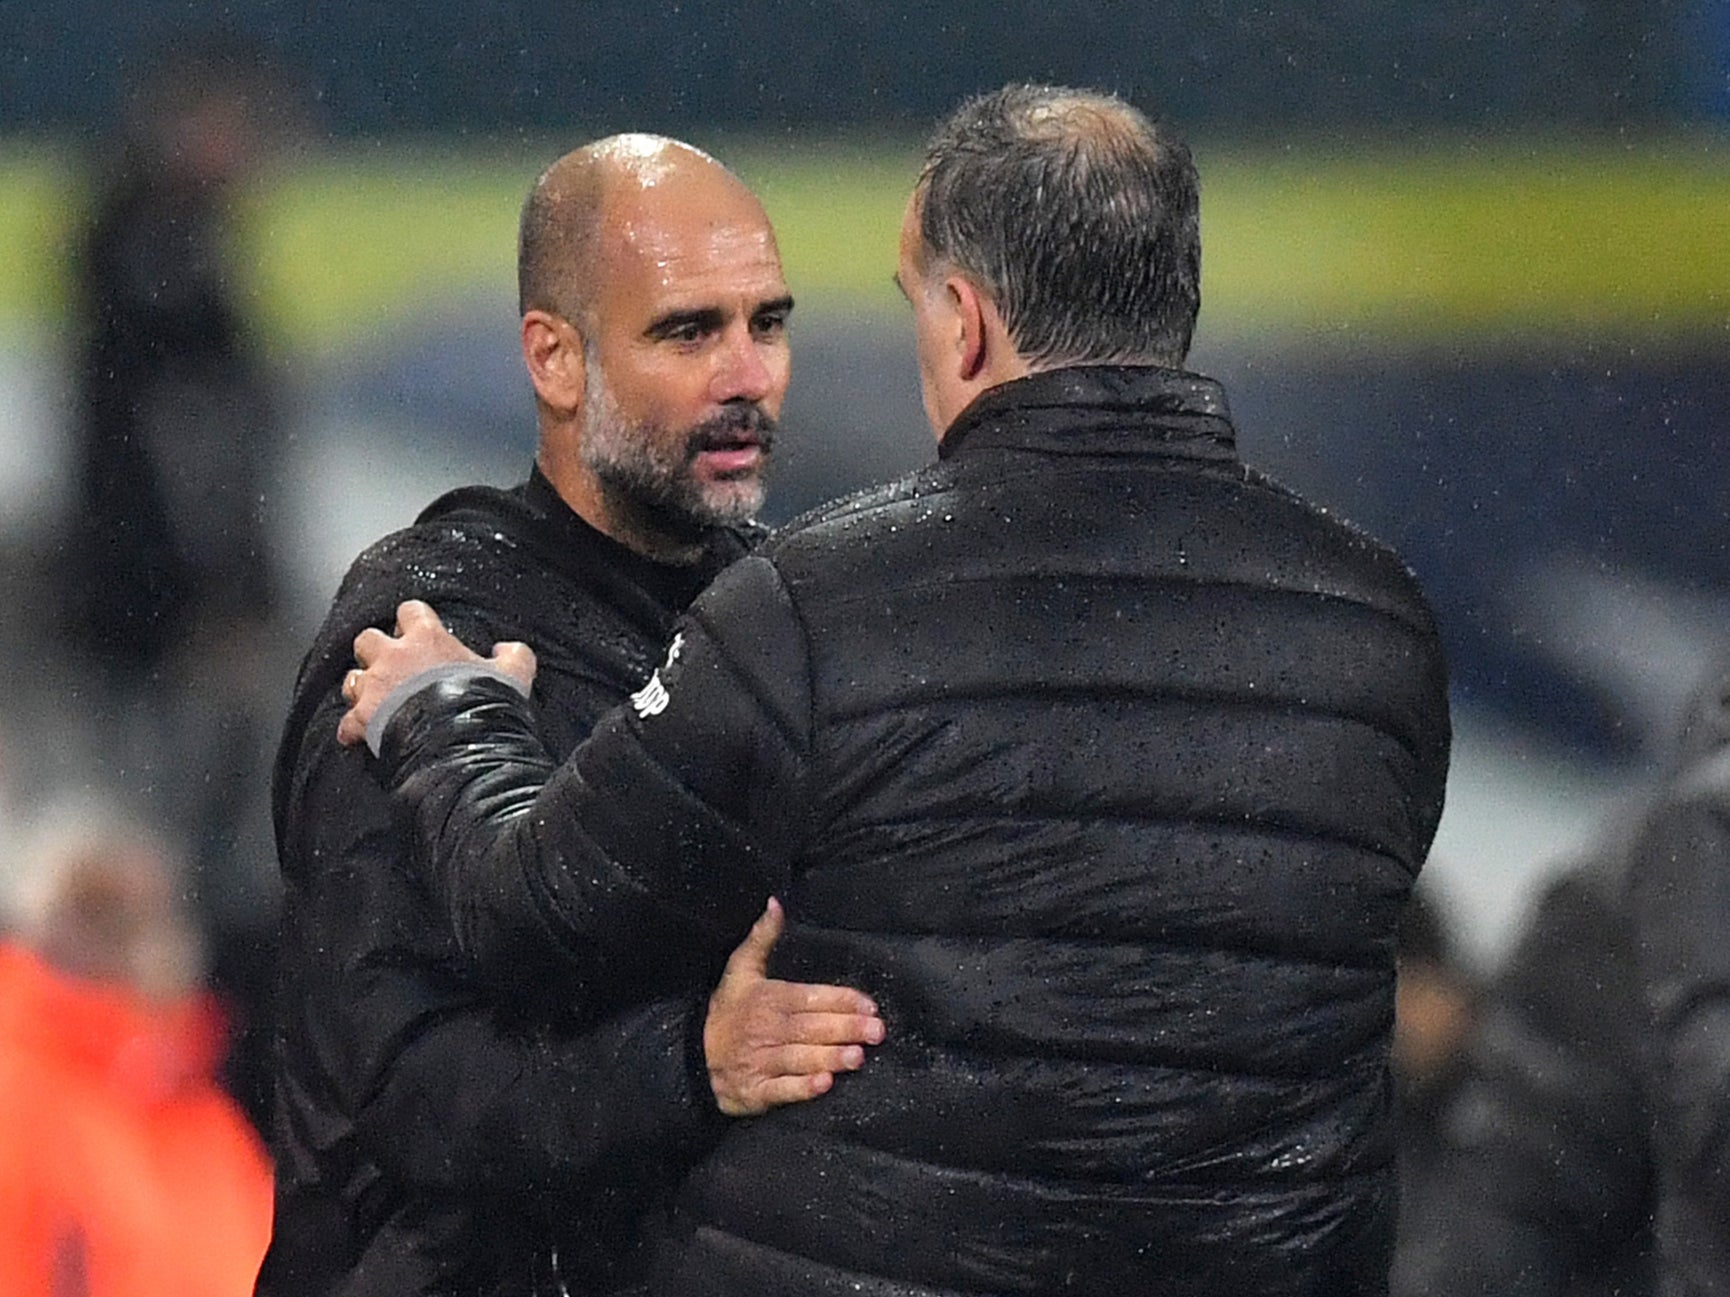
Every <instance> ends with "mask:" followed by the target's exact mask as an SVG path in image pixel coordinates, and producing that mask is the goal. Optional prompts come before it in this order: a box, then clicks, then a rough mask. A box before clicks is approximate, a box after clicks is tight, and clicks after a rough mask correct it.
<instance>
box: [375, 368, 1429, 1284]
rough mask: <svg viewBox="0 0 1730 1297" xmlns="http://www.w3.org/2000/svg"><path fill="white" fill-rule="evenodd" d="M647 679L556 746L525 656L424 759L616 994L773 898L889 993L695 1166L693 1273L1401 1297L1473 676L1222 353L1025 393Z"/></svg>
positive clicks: (670, 1253) (439, 702) (458, 819)
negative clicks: (516, 681) (1290, 453)
mask: <svg viewBox="0 0 1730 1297" xmlns="http://www.w3.org/2000/svg"><path fill="white" fill-rule="evenodd" d="M633 702H634V705H633V707H632V708H630V709H626V710H624V711H622V712H619V713H615V714H614V715H613V716H611V717H609V718H608V719H607V720H605V721H603V722H602V724H601V726H600V727H598V728H597V730H596V734H595V737H594V739H593V741H592V742H590V743H589V744H587V745H586V746H585V747H584V748H583V749H580V750H579V752H578V754H577V755H576V756H575V758H573V760H572V761H571V762H570V763H568V764H566V765H565V766H563V767H561V768H558V769H556V770H555V769H554V768H553V766H552V764H551V763H550V762H549V761H548V760H547V759H546V758H545V757H544V756H543V755H541V754H539V753H537V751H536V744H535V741H534V737H533V734H532V725H531V721H530V711H529V709H527V708H526V707H524V706H523V705H522V704H521V703H520V701H519V700H517V699H515V698H514V697H512V696H511V693H510V690H509V689H508V688H505V687H503V686H498V685H497V684H496V682H493V683H490V684H489V683H485V682H482V683H476V684H473V685H471V686H469V687H468V688H466V689H464V688H462V687H460V686H453V685H450V684H448V683H447V684H446V685H443V686H439V687H435V688H433V689H430V690H428V691H425V692H423V694H421V695H419V696H417V698H416V699H414V700H411V702H410V704H409V706H408V707H407V708H405V709H404V711H403V712H402V713H400V714H399V715H398V717H397V719H396V720H395V721H394V722H393V723H392V725H391V726H390V727H389V728H388V729H387V731H386V733H385V745H384V761H383V766H384V773H385V775H386V777H387V778H388V779H390V780H391V781H392V784H393V786H394V788H395V789H396V790H397V791H398V794H399V795H400V797H401V798H402V800H403V801H404V803H405V804H406V806H407V807H409V808H412V809H413V810H414V812H415V813H416V815H417V816H418V822H419V830H420V832H421V833H422V834H423V835H424V836H425V838H426V840H427V841H428V842H429V843H431V845H432V847H433V851H432V853H431V856H432V859H431V871H432V875H433V877H434V880H435V887H436V889H437V891H438V892H439V894H440V895H441V897H442V898H443V899H444V901H445V903H446V905H447V908H449V909H450V910H451V912H452V918H453V922H454V924H455V926H456V929H457V931H458V933H459V937H460V939H461V941H462V942H463V944H464V945H465V947H466V953H468V954H469V955H470V956H471V957H472V958H475V959H478V960H481V961H483V962H487V963H490V964H493V965H494V966H497V967H503V968H510V967H527V966H529V965H531V964H532V965H533V966H535V967H537V968H541V969H549V968H557V969H559V970H562V980H563V983H564V984H565V985H568V986H571V987H573V988H576V989H575V991H574V993H576V994H579V995H580V994H582V993H584V989H585V988H592V987H595V986H597V985H601V984H604V982H605V980H606V979H607V978H608V977H611V976H615V975H616V974H617V970H618V969H619V968H620V967H634V966H635V964H636V963H637V962H638V961H639V960H640V959H641V958H642V956H643V954H644V952H647V951H658V952H660V953H659V955H658V956H657V958H658V959H659V960H660V961H661V962H663V963H665V962H672V960H673V958H674V956H675V955H676V953H677V952H680V951H702V952H707V953H708V955H709V957H711V958H712V957H713V955H714V954H715V953H717V952H720V951H723V950H724V949H725V947H726V946H727V945H728V944H729V943H730V942H732V941H733V940H735V939H736V938H737V937H738V935H739V934H740V933H742V932H743V931H744V930H745V927H746V926H747V924H748V923H749V922H750V920H751V918H752V917H753V916H754V915H755V914H756V913H757V911H758V909H759V908H760V907H761V905H762V903H763V898H764V896H765V894H767V893H770V892H774V893H778V894H780V895H782V896H784V897H785V898H786V899H787V904H788V912H789V915H790V919H791V922H790V926H789V929H788V934H787V936H786V937H785V938H784V940H783V944H782V947H781V948H780V949H779V950H778V951H777V956H778V961H777V969H776V971H777V972H778V974H779V975H782V976H791V977H797V978H802V979H803V978H812V979H817V980H823V981H837V982H842V983H846V984H849V985H855V986H858V987H860V988H861V989H863V990H865V991H867V992H869V993H870V994H872V995H873V996H875V997H876V998H877V999H878V1002H879V1003H880V1005H881V1006H882V1009H883V1013H884V1017H885V1019H886V1022H887V1025H888V1029H889V1037H888V1041H887V1043H886V1044H884V1045H883V1046H882V1047H881V1048H879V1049H877V1050H875V1051H874V1052H873V1053H872V1055H871V1057H870V1058H869V1060H868V1061H867V1063H866V1065H865V1067H864V1069H863V1070H862V1071H861V1072H859V1073H857V1074H854V1075H849V1076H845V1077H843V1078H841V1079H840V1080H839V1081H838V1083H837V1086H836V1089H835V1091H834V1092H833V1094H831V1095H830V1096H827V1097H825V1098H822V1099H820V1100H817V1101H815V1102H812V1103H807V1104H802V1105H798V1106H796V1107H792V1108H787V1109H782V1110H778V1111H776V1112H774V1113H772V1114H770V1115H769V1116H766V1117H764V1118H762V1119H761V1120H759V1121H755V1122H751V1123H746V1124H743V1125H741V1126H740V1127H737V1128H733V1129H730V1130H729V1132H728V1134H727V1136H726V1138H725V1140H724V1142H723V1143H722V1144H721V1146H720V1147H719V1148H718V1149H717V1150H716V1152H715V1153H714V1154H713V1155H711V1156H710V1157H709V1158H708V1159H707V1160H706V1161H705V1163H704V1164H703V1165H702V1166H701V1167H700V1168H699V1169H698V1170H697V1171H696V1172H695V1173H694V1175H693V1176H692V1178H691V1179H690V1181H689V1182H688V1183H687V1185H686V1188H685V1192H684V1193H683V1195H682V1196H681V1200H680V1201H681V1208H682V1213H683V1224H684V1233H683V1234H682V1235H681V1236H680V1237H679V1238H677V1239H675V1240H674V1241H673V1242H672V1243H671V1244H670V1245H669V1246H668V1247H666V1248H665V1249H664V1250H663V1251H662V1252H661V1253H660V1256H659V1260H658V1262H657V1264H658V1267H659V1269H658V1271H657V1278H656V1282H655V1285H654V1289H653V1290H654V1291H655V1292H656V1293H660V1294H665V1295H666V1297H699V1295H701V1294H710V1293H713V1294H723V1293H725V1294H756V1293H767V1292H773V1293H777V1294H830V1293H835V1294H839V1293H856V1292H868V1293H873V1294H894V1295H897V1297H901V1295H911V1294H924V1295H926V1297H931V1295H933V1294H939V1293H942V1294H950V1293H961V1292H968V1293H985V1292H990V1293H1000V1294H1035V1293H1039V1294H1043V1293H1055V1292H1059V1291H1062V1292H1074V1293H1098V1294H1114V1295H1115V1294H1123V1293H1147V1294H1153V1293H1159V1294H1185V1295H1187V1297H1201V1295H1203V1294H1206V1295H1209V1297H1212V1295H1214V1294H1218V1295H1220V1297H1224V1295H1225V1294H1232V1297H1239V1295H1241V1294H1245V1293H1256V1294H1258V1295H1260V1297H1270V1295H1275V1294H1294V1295H1295V1294H1310V1295H1314V1297H1324V1295H1325V1297H1350V1295H1352V1294H1367V1293H1376V1292H1381V1291H1383V1290H1385V1287H1386V1283H1387V1262H1388V1252H1389V1248H1390V1245H1391V1238H1392V1225H1393V1207H1394V1204H1393V1197H1394V1193H1393V1175H1392V1168H1393V1157H1394V1139H1393V1130H1392V1128H1391V1111H1390V1087H1389V1081H1388V1057H1387V1055H1388V1044H1389V1034H1390V1027H1391V1023H1392V1017H1393V974H1394V961H1393V934H1394V928H1395V922H1396V918H1397V916H1398V914H1399V912H1400V909H1401V907H1402V905H1403V904H1404V902H1405V899H1406V897H1407V894H1408V892H1409V890H1410V888H1411V885H1412V882H1413V878H1414V875H1415V874H1416V872H1417V869H1418V867H1419V863H1420V862H1421V861H1422V859H1423V857H1424V854H1425V852H1426V850H1427V848H1428V845H1429V842H1430V839H1431V836H1432V834H1433V832H1434V829H1435V827H1436V822H1437V819H1438V817H1439V815H1440V811H1441V805H1442V795H1443V785H1444V780H1445V772H1446V765H1447V751H1448V716H1447V701H1446V691H1445V680H1444V670H1443V664H1442V660H1441V656H1440V651H1439V648H1438V644H1437V637H1436V633H1435V629H1434V626H1433V624H1432V621H1431V617H1430V614H1429V612H1428V610H1427V608H1426V606H1425V603H1424V601H1423V599H1422V597H1421V595H1420V594H1419V592H1418V590H1417V587H1416V585H1415V584H1414V582H1413V581H1412V579H1411V577H1410V575H1409V574H1408V573H1407V572H1406V570H1405V569H1404V567H1403V566H1402V565H1401V564H1400V562H1399V561H1398V559H1396V558H1395V557H1394V556H1393V555H1392V554H1390V553H1389V552H1388V551H1386V550H1385V549H1383V548H1381V547H1379V546H1378V545H1376V544H1375V543H1373V542H1372V541H1370V540H1369V539H1367V538H1366V537H1364V536H1363V535H1361V534H1360V533H1358V532H1356V531H1354V530H1352V529H1350V528H1348V527H1346V526H1344V525H1342V524H1341V523H1339V522H1338V521H1336V520H1334V519H1332V518H1330V517H1328V516H1327V515H1326V514H1324V513H1323V512H1321V511H1320V510H1318V509H1315V508H1313V507H1311V506H1309V505H1307V504H1305V503H1303V502H1302V501H1300V500H1298V499H1297V498H1295V497H1293V496H1292V495H1291V494H1289V493H1288V492H1286V491H1284V490H1283V489H1281V488H1279V487H1277V486H1275V485H1274V484H1272V483H1271V482H1269V481H1267V480H1266V479H1264V478H1262V477H1260V476H1259V475H1257V474H1255V473H1253V472H1251V471H1249V470H1247V469H1246V468H1244V466H1243V465H1242V464H1241V463H1240V462H1239V461H1238V459H1237V457H1236V454H1235V451H1234V447H1233V434H1232V429H1231V426H1230V423H1229V422H1228V418H1227V414H1226V409H1225V403H1224V398H1223V396H1222V394H1221V392H1220V390H1219V388H1218V387H1217V385H1215V384H1214V383H1212V382H1211V381H1209V380H1207V379H1203V378H1200V377H1198V376H1195V375H1190V374H1182V373H1177V372H1172V371H1165V370H1157V369H1137V368H1079V369H1068V370H1061V371H1057V372H1052V373H1047V374H1043V375H1038V376H1035V377H1031V378H1027V379H1023V380H1020V381H1017V382H1015V383H1011V384H1007V385H1004V386H1002V387H999V388H996V389H994V390H992V391H991V392H988V393H987V394H985V395H984V396H983V397H981V398H980V399H979V400H978V401H976V402H975V403H974V405H973V406H972V407H970V409H969V410H968V411H966V412H965V413H964V414H963V415H962V417H961V418H960V419H959V420H958V421H957V423H956V425H955V426H954V427H953V428H951V429H950V431H949V432H948V434H947V436H946V438H945V440H944V441H943V444H942V457H941V460H940V462H939V463H938V464H936V465H935V466H933V467H931V468H929V469H927V470H925V471H923V472H920V473H916V474H914V475H912V476H911V477H908V478H906V479H904V480H902V481H900V482H898V483H895V484H893V485H891V486H889V487H887V488H884V489H881V490H879V491H876V492H872V493H867V494H865V495H863V496H860V497H856V498H854V499H853V500H851V501H847V502H843V503H841V504H839V505H837V506H834V507H832V508H829V509H827V510H824V511H821V512H819V513H817V514H815V515H814V516H812V517H809V518H807V519H805V520H803V521H801V522H800V523H798V524H796V525H795V526H793V527H792V528H791V529H789V530H788V531H786V532H784V533H783V534H781V535H779V536H778V537H776V538H774V539H773V540H772V541H771V542H769V544H768V545H767V546H766V548H765V549H763V550H762V551H760V553H759V555H758V556H755V557H752V558H748V559H746V560H744V561H743V562H741V563H739V564H736V565H735V566H734V567H733V568H732V569H730V570H729V571H728V572H727V573H726V574H724V575H723V576H722V577H721V579H720V580H719V581H718V582H717V583H716V584H715V585H714V586H713V587H712V588H711V589H710V590H709V591H708V592H707V593H706V594H705V595H704V597H703V598H702V599H700V600H699V601H698V602H697V603H696V604H695V605H694V606H693V608H692V611H691V613H690V615H689V617H688V618H687V619H686V620H685V622H684V623H683V626H682V629H681V632H680V634H679V636H678V638H676V639H675V640H674V647H673V649H672V650H671V651H670V653H669V661H668V663H667V664H666V665H665V666H663V668H662V670H661V671H660V672H659V673H658V675H657V678H656V680H655V681H654V682H652V683H651V685H650V686H649V687H647V688H645V689H644V690H642V691H640V692H639V693H638V694H637V695H635V698H634V700H633ZM543 784H544V788H543V787H542V785H543Z"/></svg>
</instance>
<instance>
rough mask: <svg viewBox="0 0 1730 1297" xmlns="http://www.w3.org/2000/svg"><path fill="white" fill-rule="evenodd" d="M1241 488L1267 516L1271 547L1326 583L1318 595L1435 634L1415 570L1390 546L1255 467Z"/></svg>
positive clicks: (1248, 471)
mask: <svg viewBox="0 0 1730 1297" xmlns="http://www.w3.org/2000/svg"><path fill="white" fill-rule="evenodd" d="M1242 489H1243V493H1244V496H1245V498H1246V499H1247V500H1249V501H1252V502H1254V507H1255V511H1256V514H1257V516H1258V517H1260V518H1262V519H1264V520H1265V526H1266V529H1267V539H1268V541H1269V543H1270V548H1277V549H1279V550H1283V551H1286V552H1288V553H1289V554H1291V555H1292V556H1293V557H1296V558H1298V559H1299V562H1300V564H1301V566H1303V567H1305V568H1307V569H1308V570H1309V572H1310V574H1311V579H1312V580H1314V581H1317V582H1318V583H1326V588H1319V589H1318V591H1317V592H1318V593H1333V594H1337V595H1339V596H1340V597H1343V598H1348V599H1352V600H1354V601H1355V602H1358V603H1362V604H1366V605H1369V606H1371V607H1374V608H1376V609H1377V610H1379V611H1381V612H1384V613H1386V614H1388V615H1390V616H1394V617H1397V618H1399V619H1400V620H1403V621H1406V622H1408V623H1410V624H1411V625H1412V627H1413V628H1414V629H1416V630H1419V631H1421V632H1423V633H1424V634H1426V635H1430V636H1434V635H1436V634H1437V633H1438V632H1437V626H1436V619H1435V614H1434V612H1433V611H1432V610H1431V608H1430V603H1429V599H1428V598H1427V597H1426V596H1425V594H1424V591H1423V587H1422V585H1421V584H1420V582H1419V580H1418V577H1417V574H1416V573H1415V572H1413V571H1412V569H1411V568H1410V567H1409V566H1408V565H1407V564H1406V562H1405V560H1404V559H1403V558H1401V557H1400V555H1399V553H1398V552H1397V551H1396V550H1395V549H1394V548H1393V547H1392V546H1391V545H1389V544H1387V543H1386V542H1385V541H1382V540H1380V539H1378V538H1377V537H1375V536H1373V535H1372V534H1370V532H1368V531H1367V530H1365V529H1364V528H1362V527H1360V526H1358V525H1357V524H1356V523H1354V522H1352V521H1351V520H1349V519H1347V518H1345V517H1342V516H1341V515H1340V514H1337V513H1335V512H1333V511H1332V510H1331V509H1328V508H1327V507H1325V506H1323V505H1319V504H1316V503H1315V502H1313V501H1311V500H1309V499H1307V498H1306V497H1304V496H1302V495H1300V494H1298V493H1297V492H1296V491H1294V490H1292V489H1291V488H1290V487H1288V486H1286V485H1285V484H1283V483H1281V482H1278V481H1276V480H1275V479H1273V478H1271V477H1269V476H1268V475H1267V474H1265V473H1262V472H1261V471H1259V470H1257V469H1253V468H1247V467H1246V468H1245V469H1244V470H1243V488H1242Z"/></svg>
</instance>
